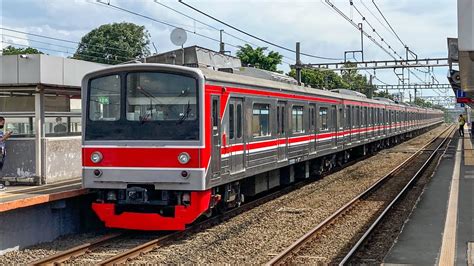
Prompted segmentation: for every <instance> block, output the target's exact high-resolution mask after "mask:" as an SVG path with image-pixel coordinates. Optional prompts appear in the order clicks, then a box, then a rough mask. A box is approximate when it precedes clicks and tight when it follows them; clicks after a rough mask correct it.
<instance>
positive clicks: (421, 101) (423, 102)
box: [413, 97, 433, 108]
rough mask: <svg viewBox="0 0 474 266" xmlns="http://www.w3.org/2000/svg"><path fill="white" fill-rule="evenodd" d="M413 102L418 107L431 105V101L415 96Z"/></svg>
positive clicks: (429, 106)
mask: <svg viewBox="0 0 474 266" xmlns="http://www.w3.org/2000/svg"><path fill="white" fill-rule="evenodd" d="M413 103H414V104H416V105H418V106H420V107H427V108H431V107H433V104H432V103H431V102H428V101H426V100H424V99H422V98H420V97H417V98H416V99H415V101H414V102H413Z"/></svg>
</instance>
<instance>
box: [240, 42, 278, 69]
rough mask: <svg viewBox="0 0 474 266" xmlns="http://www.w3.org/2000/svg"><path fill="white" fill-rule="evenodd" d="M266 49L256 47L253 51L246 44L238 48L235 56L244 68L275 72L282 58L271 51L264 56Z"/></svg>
mask: <svg viewBox="0 0 474 266" xmlns="http://www.w3.org/2000/svg"><path fill="white" fill-rule="evenodd" d="M267 49H268V48H267V47H257V48H255V49H253V48H252V46H250V45H248V44H246V45H245V46H241V47H240V49H239V50H238V51H237V53H236V55H237V57H239V58H240V61H242V65H244V66H253V67H256V68H260V69H265V70H269V71H273V72H276V71H277V66H278V65H279V64H281V62H282V59H283V56H282V55H281V54H279V53H278V52H273V51H269V52H268V54H267V55H266V54H265V51H266V50H267Z"/></svg>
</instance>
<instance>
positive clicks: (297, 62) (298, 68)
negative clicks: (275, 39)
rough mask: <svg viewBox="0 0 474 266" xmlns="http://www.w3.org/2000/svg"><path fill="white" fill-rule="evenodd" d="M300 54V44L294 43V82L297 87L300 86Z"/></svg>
mask: <svg viewBox="0 0 474 266" xmlns="http://www.w3.org/2000/svg"><path fill="white" fill-rule="evenodd" d="M300 56H301V52H300V43H299V42H297V43H296V65H295V69H296V80H297V81H298V85H300V86H301V68H302V67H301V60H300Z"/></svg>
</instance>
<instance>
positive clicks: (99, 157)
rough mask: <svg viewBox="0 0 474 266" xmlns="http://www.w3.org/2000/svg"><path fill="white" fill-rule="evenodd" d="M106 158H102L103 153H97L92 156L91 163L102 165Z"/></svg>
mask: <svg viewBox="0 0 474 266" xmlns="http://www.w3.org/2000/svg"><path fill="white" fill-rule="evenodd" d="M103 158H104V157H103V156H102V153H100V152H98V151H95V152H93V153H92V154H91V161H92V162H93V163H100V162H101V161H102V159H103Z"/></svg>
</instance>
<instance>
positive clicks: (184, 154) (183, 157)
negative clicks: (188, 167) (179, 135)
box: [178, 152, 191, 164]
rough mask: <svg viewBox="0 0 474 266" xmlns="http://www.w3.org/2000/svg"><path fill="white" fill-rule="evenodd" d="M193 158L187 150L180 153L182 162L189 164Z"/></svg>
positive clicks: (179, 159) (179, 157) (179, 158)
mask: <svg viewBox="0 0 474 266" xmlns="http://www.w3.org/2000/svg"><path fill="white" fill-rule="evenodd" d="M189 160H191V156H189V154H188V153H187V152H182V153H180V154H179V155H178V161H179V162H180V163H181V164H187V163H188V162H189Z"/></svg>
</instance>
